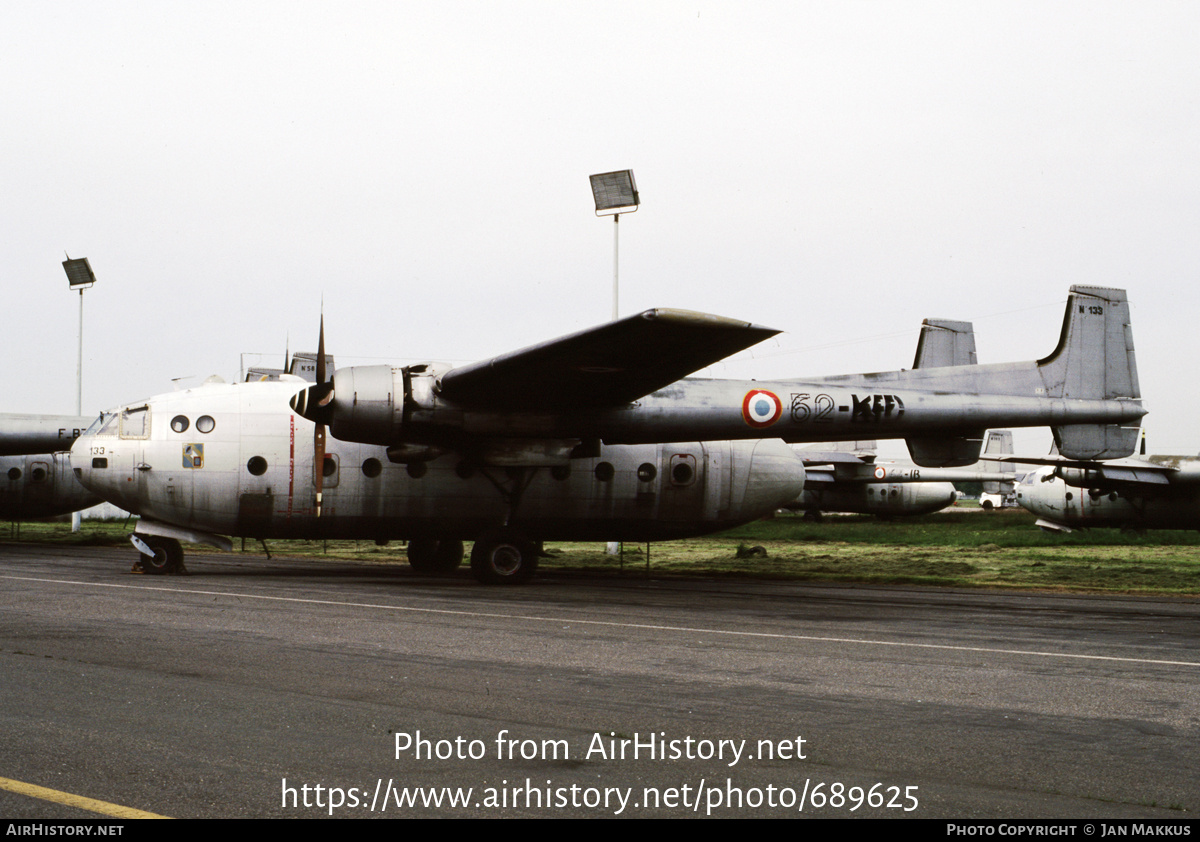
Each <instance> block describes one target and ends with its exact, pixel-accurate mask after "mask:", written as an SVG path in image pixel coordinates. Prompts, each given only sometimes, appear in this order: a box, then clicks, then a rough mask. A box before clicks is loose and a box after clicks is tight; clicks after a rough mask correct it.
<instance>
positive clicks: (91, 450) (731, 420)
mask: <svg viewBox="0 0 1200 842" xmlns="http://www.w3.org/2000/svg"><path fill="white" fill-rule="evenodd" d="M1128 321H1129V319H1128V303H1127V302H1126V300H1125V294H1124V292H1122V291H1120V290H1101V289H1097V288H1073V290H1072V293H1071V296H1070V298H1069V299H1068V305H1067V313H1066V317H1065V320H1064V325H1063V330H1062V333H1061V338H1060V342H1059V345H1058V348H1057V349H1056V350H1055V351H1054V353H1052V354H1051V355H1050V356H1049V357H1047V358H1045V359H1043V360H1040V361H1035V362H1028V363H1010V364H1004V365H991V366H978V365H955V366H947V367H940V368H933V369H928V368H920V369H917V370H913V371H899V372H886V373H882V374H871V375H851V376H846V377H838V378H826V379H824V380H820V381H797V382H789V383H779V384H759V383H755V382H754V381H745V382H739V381H719V380H701V379H684V380H680V379H679V378H680V377H682V376H683V375H686V374H688V373H689V372H692V371H695V370H698V369H700V368H703V367H704V366H707V365H710V364H711V363H713V362H716V361H718V360H720V359H722V358H723V357H724V356H726V355H728V354H730V353H734V352H736V351H738V350H741V349H743V348H746V347H749V346H750V345H753V344H755V343H757V342H759V341H761V340H762V339H763V338H765V337H767V336H770V335H773V334H774V333H775V332H776V331H773V330H771V329H768V328H763V327H760V326H757V325H751V324H746V323H744V322H737V321H734V320H731V319H725V318H720V317H716V316H708V315H704V314H698V313H690V312H685V311H675V310H652V311H647V312H646V313H642V314H640V315H637V316H633V317H629V318H626V319H621V320H618V321H614V322H610V323H608V324H605V325H602V326H600V327H597V328H593V329H590V330H586V331H582V332H580V333H576V334H572V335H570V336H567V337H564V338H562V339H558V340H554V341H551V342H547V343H543V344H541V345H537V346H533V347H531V348H527V349H525V350H522V351H517V352H514V353H511V354H506V355H503V356H500V357H496V358H493V359H490V360H485V361H483V362H480V363H474V364H471V365H466V366H459V367H454V368H451V367H447V366H443V365H440V364H436V363H429V364H423V365H416V366H408V367H404V368H393V367H391V366H366V367H351V368H346V369H341V370H339V371H338V372H336V373H335V375H334V377H333V379H332V380H327V378H326V376H325V375H326V372H325V360H326V354H325V343H324V330H323V328H322V331H321V341H320V343H319V346H318V350H317V361H318V363H317V364H318V370H317V377H316V381H317V382H316V383H315V384H314V385H312V386H308V387H307V388H303V389H300V390H299V391H297V386H299V385H301V383H300V381H298V380H295V379H292V378H290V377H289V378H288V379H281V380H279V381H276V382H273V383H272V382H270V381H266V382H259V383H242V384H234V385H233V386H229V385H227V384H216V383H212V384H208V385H206V386H204V387H201V388H199V389H190V390H187V391H185V392H176V393H172V394H168V395H163V396H160V397H158V398H154V399H152V400H150V401H148V402H145V403H141V404H133V405H129V406H126V407H123V408H121V409H120V410H119V411H117V412H115V413H112V414H107V415H104V416H102V417H101V418H100V419H98V420H97V422H96V424H94V425H93V427H92V428H91V429H89V431H88V432H87V433H85V434H84V435H83V436H81V437H80V438H79V440H78V441H77V442H76V444H75V448H74V450H73V452H72V463H73V465H74V467H75V468H76V469H77V471H78V473H79V475H80V479H81V481H82V482H83V483H84V485H85V486H87V487H88V488H89V489H91V490H93V491H95V492H97V493H99V494H100V495H101V496H103V497H105V499H108V500H109V501H110V502H112V503H114V504H115V505H118V506H120V507H121V508H124V509H127V510H129V511H133V512H136V513H138V514H141V515H142V519H141V521H140V522H139V525H138V528H137V533H138V534H139V535H141V536H143V539H144V540H145V542H144V543H143V546H142V547H141V549H142V550H143V552H144V554H145V555H147V557H148V558H147V562H146V563H145V564H144V566H148V567H149V568H151V569H167V568H170V567H175V566H178V564H179V561H180V560H181V558H182V551H181V550H180V548H179V539H184V540H190V541H205V542H210V543H215V544H217V545H218V546H220V545H222V543H224V544H228V540H227V539H224V538H222V537H221V534H234V535H242V536H249V537H272V536H296V537H302V536H307V537H320V536H343V537H368V538H371V537H374V538H380V539H382V538H390V537H403V538H416V539H420V540H421V541H423V542H444V543H446V545H447V546H450V547H452V549H451V550H450V551H449V552H448V557H449V558H454V557H455V556H457V555H458V554H459V552H461V550H460V549H459V548H458V542H460V541H462V540H463V539H472V540H474V541H475V547H474V550H473V552H472V569H473V571H474V572H475V574H476V576H477V577H478V578H480V579H481V580H483V581H523V580H524V579H527V578H528V576H529V575H531V573H532V570H533V567H534V566H535V565H536V553H535V552H534V550H533V547H534V544H535V542H536V541H540V540H554V539H576V540H590V539H593V538H595V539H602V540H631V541H637V540H647V539H649V538H652V537H666V536H668V535H683V534H699V533H701V532H705V531H711V530H713V529H717V528H721V527H722V526H725V525H729V524H730V523H733V522H740V521H744V520H746V519H750V518H752V517H756V516H757V515H758V514H759V513H761V511H762V510H763V507H766V510H770V509H772V508H776V507H778V506H782V505H783V504H785V503H787V502H789V501H790V500H792V499H794V498H795V497H796V496H798V495H799V493H800V491H801V490H802V488H803V478H804V469H803V465H802V463H801V462H800V460H799V459H798V458H797V457H796V456H795V454H794V453H793V452H792V451H791V450H790V448H787V447H786V446H784V445H782V444H781V443H780V442H778V441H773V440H777V439H779V438H780V437H782V438H784V439H787V440H791V441H805V440H807V441H822V440H837V439H839V438H841V437H842V436H841V435H839V433H840V432H841V431H842V430H849V431H851V432H856V431H859V430H864V429H869V430H872V431H874V432H876V433H877V434H878V435H891V436H897V437H900V436H908V439H907V441H908V444H909V449H910V452H912V453H914V455H920V456H921V457H923V459H922V458H918V459H917V460H916V461H917V462H918V464H922V465H926V464H928V463H929V462H933V463H936V464H952V465H953V464H959V463H960V461H961V460H962V459H964V458H966V457H967V456H970V459H968V461H967V463H968V464H969V463H970V462H973V461H975V458H976V457H977V456H978V453H979V447H980V445H981V443H982V438H983V431H982V426H985V425H986V424H987V422H988V420H990V419H992V418H1002V419H1012V420H1014V422H1015V423H1017V424H1020V425H1026V426H1029V425H1034V426H1037V425H1043V424H1051V423H1053V424H1055V425H1057V426H1056V427H1055V430H1056V437H1057V438H1058V439H1060V440H1061V441H1062V442H1063V443H1064V447H1065V448H1066V449H1067V450H1069V451H1073V452H1082V453H1086V454H1088V455H1089V456H1094V455H1095V454H1108V453H1111V452H1122V453H1127V452H1128V450H1124V451H1123V450H1122V448H1124V441H1125V438H1126V436H1125V432H1126V431H1125V428H1124V427H1123V426H1122V425H1123V424H1125V423H1128V421H1129V420H1130V419H1137V418H1140V417H1141V416H1142V415H1143V414H1144V411H1143V410H1142V408H1141V402H1140V400H1139V399H1138V390H1137V374H1136V370H1135V365H1134V361H1133V353H1132V342H1131V340H1130V338H1129V335H1128ZM955 344H956V341H952V342H950V345H949V347H950V348H951V353H954V352H953V348H954V346H955ZM918 356H920V354H919V355H918ZM780 394H782V395H784V396H785V398H786V399H787V401H788V409H787V411H786V413H785V411H784V403H783V400H782V399H781V398H780V397H779V395H780ZM288 398H291V401H290V403H291V406H292V407H293V408H294V409H295V411H296V414H295V415H293V414H292V413H291V412H289V411H288V409H287V405H288ZM297 415H298V416H301V417H302V418H304V419H307V420H308V421H311V422H314V423H313V425H312V427H311V429H310V428H309V426H308V425H306V424H301V423H300V421H301V419H300V418H298V417H297ZM326 425H330V426H331V429H332V432H333V434H334V437H335V439H336V440H337V441H338V443H337V444H334V445H332V446H328V447H327V440H326V432H325V427H326ZM977 425H979V428H978V430H977ZM1135 432H1136V431H1135ZM310 435H311V437H312V438H311V441H312V442H313V444H312V447H311V448H309V447H307V446H306V444H305V442H306V440H308V437H309V436H310ZM745 439H751V440H753V439H763V440H764V441H760V442H758V443H757V444H755V443H754V442H753V441H747V442H743V441H742V440H745ZM729 440H732V443H730V441H729ZM663 441H685V442H687V441H695V442H698V443H694V444H671V445H663V444H659V442H663ZM356 444H358V445H368V447H367V448H362V447H354V446H353V445H356ZM634 445H636V447H635V446H634ZM923 460H924V461H923ZM385 464H386V465H388V466H389V467H388V469H387V471H386V474H385V471H384V465H385ZM312 466H319V467H320V470H314V469H313V467H312ZM343 466H345V468H346V469H347V470H343ZM391 466H402V467H399V468H393V467H391ZM385 477H386V478H385ZM618 477H619V478H620V480H619V482H617V483H616V484H614V480H616V479H617V478H618ZM381 478H385V479H384V481H380V480H381ZM426 478H428V479H429V482H423V480H425V479H426ZM343 483H344V485H343ZM564 483H565V484H564ZM687 489H691V491H690V496H689V493H688V492H687V491H686V490H687ZM326 495H329V499H328V500H326ZM150 538H153V540H152V541H151V540H149V539H150ZM143 539H139V540H143ZM432 546H434V547H437V548H438V551H440V544H436V543H435V544H433V545H432ZM430 552H431V553H432V552H434V551H433V550H430ZM441 563H442V562H439V564H441ZM455 563H456V559H455ZM444 564H445V565H449V564H450V561H449V560H446V561H445V562H444Z"/></svg>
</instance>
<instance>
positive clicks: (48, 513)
mask: <svg viewBox="0 0 1200 842" xmlns="http://www.w3.org/2000/svg"><path fill="white" fill-rule="evenodd" d="M103 502H104V501H103V500H102V499H101V498H100V496H99V495H97V494H95V493H94V492H91V491H88V490H87V489H86V488H84V487H83V486H82V485H80V484H79V481H78V480H77V479H76V478H75V474H73V473H72V472H71V460H70V459H69V458H68V454H67V452H66V451H65V450H64V451H60V452H58V453H33V454H29V455H26V456H0V519H3V520H36V519H38V518H43V517H53V516H55V515H65V514H69V513H71V512H78V511H82V510H83V509H87V508H90V507H91V506H96V505H99V504H100V503H103Z"/></svg>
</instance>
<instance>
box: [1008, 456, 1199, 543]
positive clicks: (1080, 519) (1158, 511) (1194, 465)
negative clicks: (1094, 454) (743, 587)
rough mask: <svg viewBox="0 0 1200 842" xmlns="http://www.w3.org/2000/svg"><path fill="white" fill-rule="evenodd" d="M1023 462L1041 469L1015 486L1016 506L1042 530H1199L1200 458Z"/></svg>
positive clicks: (1049, 459) (1055, 458) (1160, 457)
mask: <svg viewBox="0 0 1200 842" xmlns="http://www.w3.org/2000/svg"><path fill="white" fill-rule="evenodd" d="M1143 453H1144V444H1143ZM1022 461H1028V462H1037V463H1039V464H1042V465H1043V466H1044V467H1041V468H1038V469H1037V470H1035V471H1032V472H1031V473H1029V474H1027V475H1026V476H1025V479H1024V480H1023V481H1022V482H1021V484H1020V485H1018V486H1017V502H1018V503H1019V504H1020V505H1021V506H1023V507H1024V508H1026V509H1028V510H1029V511H1030V512H1032V513H1033V514H1035V515H1037V516H1038V521H1037V525H1038V526H1040V527H1042V528H1043V529H1046V530H1054V531H1059V532H1070V531H1072V530H1074V529H1084V528H1087V527H1105V526H1108V527H1119V528H1121V529H1128V530H1142V529H1200V457H1197V456H1148V457H1147V456H1144V455H1143V456H1142V457H1140V458H1136V459H1118V460H1115V461H1111V462H1097V461H1091V460H1086V461H1084V460H1070V459H1062V458H1059V457H1053V456H1052V457H1050V458H1047V459H1022Z"/></svg>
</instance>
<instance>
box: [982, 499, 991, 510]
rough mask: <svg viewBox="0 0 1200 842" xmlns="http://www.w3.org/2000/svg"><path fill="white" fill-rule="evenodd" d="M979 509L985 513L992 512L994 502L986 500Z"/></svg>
mask: <svg viewBox="0 0 1200 842" xmlns="http://www.w3.org/2000/svg"><path fill="white" fill-rule="evenodd" d="M979 508H981V509H983V510H984V511H985V512H990V511H991V510H992V501H991V500H984V501H983V502H982V503H980V504H979Z"/></svg>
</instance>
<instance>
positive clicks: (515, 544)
mask: <svg viewBox="0 0 1200 842" xmlns="http://www.w3.org/2000/svg"><path fill="white" fill-rule="evenodd" d="M537 565H538V546H537V544H535V543H534V542H532V541H529V540H527V539H526V538H525V536H523V535H522V534H521V533H519V532H517V531H516V530H515V529H510V528H508V527H502V528H499V529H489V530H488V531H487V532H485V533H483V534H482V535H480V536H479V538H478V539H477V540H476V541H475V546H474V548H473V549H472V550H471V573H472V574H473V575H474V576H475V578H476V579H478V580H479V581H480V582H482V583H483V584H485V585H522V584H524V583H525V582H528V581H529V580H530V579H531V578H532V577H533V574H534V573H536V572H537Z"/></svg>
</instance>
